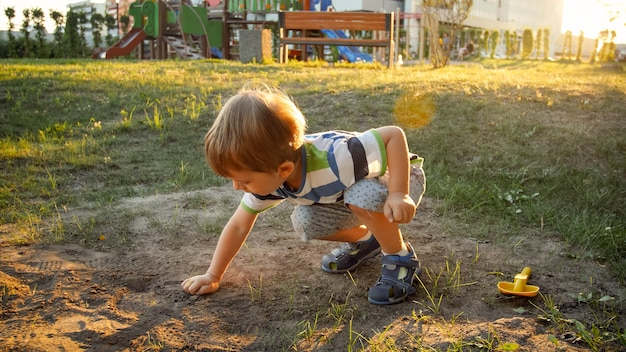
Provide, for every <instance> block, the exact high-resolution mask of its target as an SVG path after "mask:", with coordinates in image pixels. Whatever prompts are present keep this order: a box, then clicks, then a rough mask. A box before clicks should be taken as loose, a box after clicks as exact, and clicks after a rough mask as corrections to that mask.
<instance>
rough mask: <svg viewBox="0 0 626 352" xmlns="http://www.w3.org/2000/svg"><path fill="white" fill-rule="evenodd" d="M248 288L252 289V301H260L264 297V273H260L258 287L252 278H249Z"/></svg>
mask: <svg viewBox="0 0 626 352" xmlns="http://www.w3.org/2000/svg"><path fill="white" fill-rule="evenodd" d="M248 289H249V290H250V299H251V300H252V302H255V301H260V300H261V299H262V297H263V274H260V275H259V284H258V287H255V286H254V285H253V284H252V282H251V281H250V280H248Z"/></svg>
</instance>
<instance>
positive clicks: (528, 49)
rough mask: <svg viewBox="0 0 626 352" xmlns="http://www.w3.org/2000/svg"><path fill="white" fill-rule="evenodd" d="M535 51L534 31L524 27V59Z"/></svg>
mask: <svg viewBox="0 0 626 352" xmlns="http://www.w3.org/2000/svg"><path fill="white" fill-rule="evenodd" d="M532 53H533V31H532V30H531V29H528V28H527V29H524V33H523V34H522V59H528V58H529V57H530V55H531V54H532Z"/></svg>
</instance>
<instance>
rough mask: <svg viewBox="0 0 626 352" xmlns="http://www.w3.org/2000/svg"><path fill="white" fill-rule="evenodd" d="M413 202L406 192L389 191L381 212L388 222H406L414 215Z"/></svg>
mask: <svg viewBox="0 0 626 352" xmlns="http://www.w3.org/2000/svg"><path fill="white" fill-rule="evenodd" d="M415 208H417V206H416V205H415V202H414V201H413V199H411V197H409V195H408V194H404V193H390V194H389V195H388V196H387V201H386V202H385V207H384V208H383V212H384V213H385V217H386V218H387V220H389V222H394V221H395V222H398V223H407V222H409V221H411V219H413V217H414V216H415Z"/></svg>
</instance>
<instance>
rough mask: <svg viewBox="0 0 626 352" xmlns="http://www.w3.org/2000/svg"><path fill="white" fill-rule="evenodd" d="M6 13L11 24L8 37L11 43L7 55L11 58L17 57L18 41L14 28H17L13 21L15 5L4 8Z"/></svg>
mask: <svg viewBox="0 0 626 352" xmlns="http://www.w3.org/2000/svg"><path fill="white" fill-rule="evenodd" d="M4 14H5V15H6V16H7V20H8V21H7V22H8V24H9V28H8V29H9V31H8V38H9V43H8V47H7V56H8V57H11V58H15V57H17V50H16V46H17V45H16V41H15V36H14V35H13V30H14V29H15V24H14V23H13V19H14V18H15V9H14V8H13V7H7V8H6V9H4Z"/></svg>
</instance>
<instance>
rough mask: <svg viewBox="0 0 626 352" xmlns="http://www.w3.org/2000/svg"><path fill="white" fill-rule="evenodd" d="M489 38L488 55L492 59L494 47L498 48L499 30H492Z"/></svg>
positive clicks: (494, 52) (494, 51) (494, 53)
mask: <svg viewBox="0 0 626 352" xmlns="http://www.w3.org/2000/svg"><path fill="white" fill-rule="evenodd" d="M489 39H490V40H491V48H490V50H489V57H490V58H492V59H493V58H494V57H495V55H496V48H498V41H499V40H500V31H492V32H491V36H490V38H489Z"/></svg>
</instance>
